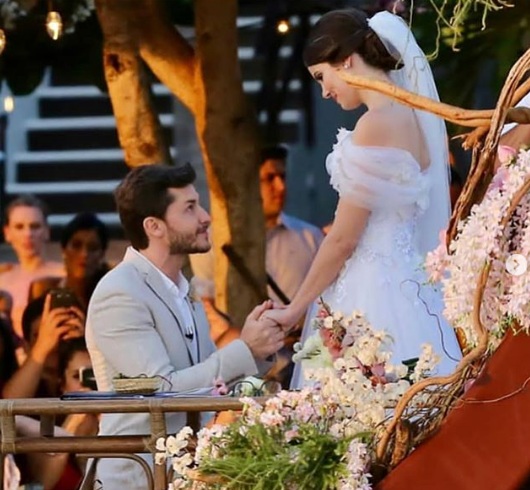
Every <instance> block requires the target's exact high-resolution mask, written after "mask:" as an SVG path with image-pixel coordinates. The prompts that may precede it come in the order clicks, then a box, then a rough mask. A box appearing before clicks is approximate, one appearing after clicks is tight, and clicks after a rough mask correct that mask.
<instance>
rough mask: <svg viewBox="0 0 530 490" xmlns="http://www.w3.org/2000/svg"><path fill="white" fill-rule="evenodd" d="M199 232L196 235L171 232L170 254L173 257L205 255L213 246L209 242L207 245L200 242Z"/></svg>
mask: <svg viewBox="0 0 530 490" xmlns="http://www.w3.org/2000/svg"><path fill="white" fill-rule="evenodd" d="M201 231H206V230H199V231H198V232H195V233H178V232H176V231H170V234H169V253H170V254H171V255H184V254H197V253H205V252H208V250H210V248H211V247H212V245H211V244H210V241H209V240H208V241H207V242H205V243H202V242H199V233H200V232H201Z"/></svg>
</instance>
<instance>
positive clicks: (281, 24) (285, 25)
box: [276, 19, 291, 34]
mask: <svg viewBox="0 0 530 490" xmlns="http://www.w3.org/2000/svg"><path fill="white" fill-rule="evenodd" d="M290 28H291V25H290V24H289V21H288V20H287V19H281V20H279V21H278V23H277V24H276V30H277V31H278V32H279V33H280V34H287V33H288V32H289V29H290Z"/></svg>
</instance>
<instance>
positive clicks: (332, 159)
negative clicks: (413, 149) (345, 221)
mask: <svg viewBox="0 0 530 490" xmlns="http://www.w3.org/2000/svg"><path fill="white" fill-rule="evenodd" d="M347 133H348V134H344V133H342V134H341V132H339V136H338V142H337V143H336V144H335V145H334V147H333V151H332V152H331V153H330V154H329V155H328V157H327V160H326V167H327V169H328V172H329V174H330V183H331V185H332V186H333V188H334V189H335V190H336V191H337V192H338V193H339V196H340V197H341V198H344V199H347V200H349V201H351V202H353V203H354V204H356V205H357V206H360V207H363V208H365V209H369V210H377V209H385V208H396V207H403V206H409V205H417V206H419V207H420V208H421V209H425V208H426V207H427V206H428V195H429V179H428V178H427V176H426V175H425V174H424V173H423V172H422V171H421V169H420V167H419V165H418V163H417V162H416V160H415V159H414V157H413V156H412V155H411V154H410V153H409V152H407V151H406V150H402V149H400V148H390V147H388V148H387V147H372V146H370V147H367V146H359V145H355V144H354V143H353V141H352V138H351V134H350V133H349V132H347Z"/></svg>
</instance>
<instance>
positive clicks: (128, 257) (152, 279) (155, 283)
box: [124, 248, 197, 364]
mask: <svg viewBox="0 0 530 490" xmlns="http://www.w3.org/2000/svg"><path fill="white" fill-rule="evenodd" d="M138 255H139V254H138V252H135V251H134V250H132V249H130V248H128V249H127V252H126V254H125V257H124V260H125V261H127V262H132V263H133V264H134V266H135V267H136V268H137V269H138V270H140V271H141V272H142V273H143V275H144V279H145V283H146V284H147V286H148V287H149V289H151V291H153V293H155V295H156V296H157V297H158V298H159V299H160V301H161V302H162V303H163V304H164V305H165V306H166V308H167V309H168V310H169V311H170V312H171V314H172V315H173V317H174V318H175V320H176V322H177V325H178V327H179V329H180V332H181V334H182V340H183V341H184V344H185V345H186V349H187V351H188V356H189V359H190V363H191V364H194V360H195V359H196V357H197V356H196V354H194V353H193V352H192V345H190V342H188V339H187V338H186V324H185V322H184V318H183V317H182V315H181V313H180V311H179V310H178V308H177V305H176V304H175V300H174V298H173V297H172V296H171V293H170V292H169V291H168V289H167V286H166V284H164V281H163V280H162V277H161V276H160V271H158V270H157V269H156V268H155V267H154V266H153V265H152V264H151V263H150V262H149V261H148V260H147V259H144V258H143V257H139V256H138Z"/></svg>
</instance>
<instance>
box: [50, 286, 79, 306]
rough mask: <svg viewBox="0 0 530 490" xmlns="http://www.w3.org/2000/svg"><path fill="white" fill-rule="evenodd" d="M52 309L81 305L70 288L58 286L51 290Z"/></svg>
mask: <svg viewBox="0 0 530 490" xmlns="http://www.w3.org/2000/svg"><path fill="white" fill-rule="evenodd" d="M49 294H50V309H51V310H53V309H54V308H68V307H70V306H79V301H78V300H77V298H76V296H75V294H74V292H73V291H72V290H71V289H68V288H56V289H52V290H50V293H49Z"/></svg>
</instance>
